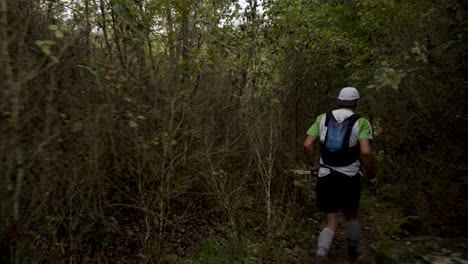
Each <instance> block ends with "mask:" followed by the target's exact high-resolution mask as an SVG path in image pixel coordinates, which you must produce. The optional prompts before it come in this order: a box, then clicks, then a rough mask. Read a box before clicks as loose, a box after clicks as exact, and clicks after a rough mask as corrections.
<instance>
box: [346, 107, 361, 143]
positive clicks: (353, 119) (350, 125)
mask: <svg viewBox="0 0 468 264" xmlns="http://www.w3.org/2000/svg"><path fill="white" fill-rule="evenodd" d="M359 118H361V116H360V115H359V114H353V115H351V116H350V117H348V118H346V119H347V120H348V130H347V131H346V135H345V141H346V146H348V144H349V138H350V136H351V132H353V127H354V124H356V122H357V121H358V120H359Z"/></svg>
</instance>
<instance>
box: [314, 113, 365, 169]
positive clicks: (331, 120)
mask: <svg viewBox="0 0 468 264" xmlns="http://www.w3.org/2000/svg"><path fill="white" fill-rule="evenodd" d="M359 118H361V116H360V115H358V114H353V115H351V116H350V117H348V118H346V119H345V120H344V121H343V122H341V123H339V122H338V121H336V119H335V117H334V116H333V114H332V112H328V113H327V114H326V117H325V126H326V127H327V134H326V135H325V141H324V142H323V143H321V146H320V155H321V157H322V160H323V162H324V163H325V165H329V166H338V167H342V166H348V165H351V164H353V163H354V162H355V161H357V160H358V159H359V154H360V149H359V144H357V145H356V146H353V147H349V139H350V136H351V132H352V130H353V126H354V124H355V123H356V122H357V120H358V119H359Z"/></svg>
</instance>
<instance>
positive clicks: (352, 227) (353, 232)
mask: <svg viewBox="0 0 468 264" xmlns="http://www.w3.org/2000/svg"><path fill="white" fill-rule="evenodd" d="M345 218H346V224H345V228H346V236H347V240H348V254H349V259H350V261H351V262H354V261H356V260H357V259H358V257H359V254H360V252H359V241H360V238H361V225H360V224H359V220H358V210H357V209H356V210H348V211H345Z"/></svg>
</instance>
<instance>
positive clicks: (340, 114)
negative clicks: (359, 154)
mask: <svg viewBox="0 0 468 264" xmlns="http://www.w3.org/2000/svg"><path fill="white" fill-rule="evenodd" d="M332 114H333V116H334V117H335V119H336V121H338V122H343V121H344V120H345V119H346V118H348V117H350V116H351V115H353V114H354V112H353V111H351V110H350V109H346V108H341V109H336V110H333V111H332ZM325 116H326V114H321V115H319V116H318V117H317V119H316V120H315V123H314V124H313V125H312V126H311V127H310V128H309V130H308V131H307V135H309V136H311V137H314V138H320V142H322V143H324V142H325V136H326V135H327V127H326V126H325V119H326V118H325ZM365 138H367V139H369V140H372V139H373V133H372V126H371V124H370V123H369V121H368V120H367V119H365V118H362V117H361V118H359V119H358V121H357V122H356V123H355V124H354V126H353V130H352V131H351V136H350V139H349V146H350V147H354V146H356V145H357V144H359V140H360V139H365ZM320 164H324V163H323V160H322V159H321V158H320ZM324 165H327V164H324ZM360 165H361V163H360V162H359V160H357V161H356V162H354V163H353V164H351V165H348V166H343V167H333V166H328V165H327V167H330V168H332V169H333V170H336V171H338V172H341V173H343V174H346V175H348V176H355V175H357V174H358V172H359V167H360ZM328 174H330V169H328V168H325V167H320V170H319V174H318V176H319V177H323V176H327V175H328Z"/></svg>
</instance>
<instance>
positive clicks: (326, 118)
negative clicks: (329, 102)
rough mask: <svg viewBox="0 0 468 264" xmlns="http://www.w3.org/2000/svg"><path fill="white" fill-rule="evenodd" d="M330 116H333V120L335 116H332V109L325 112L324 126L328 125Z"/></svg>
mask: <svg viewBox="0 0 468 264" xmlns="http://www.w3.org/2000/svg"><path fill="white" fill-rule="evenodd" d="M332 118H333V119H334V120H336V119H335V117H334V116H333V113H332V111H329V112H327V114H326V115H325V126H326V127H328V123H329V122H330V120H331V119H332Z"/></svg>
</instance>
